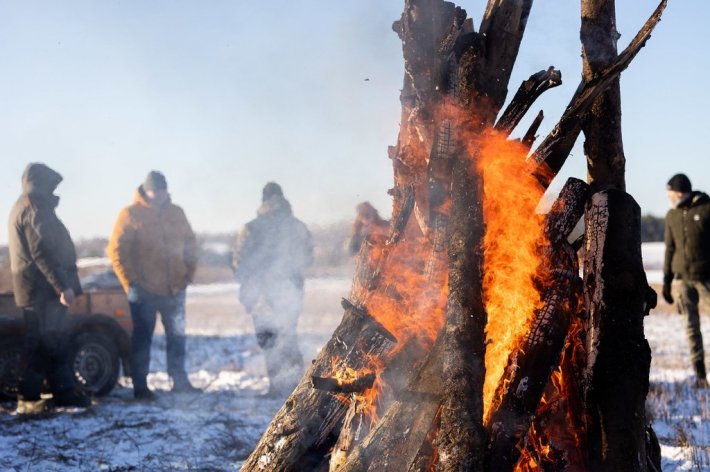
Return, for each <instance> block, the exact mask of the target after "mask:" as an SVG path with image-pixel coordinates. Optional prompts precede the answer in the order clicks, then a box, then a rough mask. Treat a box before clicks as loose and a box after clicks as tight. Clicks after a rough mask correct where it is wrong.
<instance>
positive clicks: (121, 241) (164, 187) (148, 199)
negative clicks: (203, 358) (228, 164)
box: [106, 170, 200, 400]
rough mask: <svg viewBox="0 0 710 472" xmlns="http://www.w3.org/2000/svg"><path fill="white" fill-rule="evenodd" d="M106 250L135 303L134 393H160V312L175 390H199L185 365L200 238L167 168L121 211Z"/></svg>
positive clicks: (149, 177) (140, 397)
mask: <svg viewBox="0 0 710 472" xmlns="http://www.w3.org/2000/svg"><path fill="white" fill-rule="evenodd" d="M106 252H107V253H108V256H109V259H110V260H111V263H112V265H113V269H114V271H115V272H116V275H117V276H118V278H119V280H120V281H121V285H123V288H124V290H125V291H126V294H127V296H128V301H129V303H130V307H131V318H132V320H133V332H132V336H131V378H132V379H133V395H134V397H135V398H136V399H137V400H153V399H154V398H155V394H154V393H153V392H152V391H151V390H150V389H149V388H148V383H147V376H148V372H149V370H150V345H151V343H152V339H153V331H154V329H155V322H156V316H157V313H158V312H160V319H161V321H162V323H163V326H164V327H165V338H166V344H167V346H166V354H167V367H168V375H169V376H170V378H171V379H172V381H173V386H172V391H173V392H178V393H196V392H199V391H200V390H199V389H197V388H195V387H193V386H192V384H191V383H190V381H189V379H188V377H187V372H186V370H185V289H186V287H187V285H188V284H189V283H190V282H191V281H192V278H193V276H194V274H195V269H196V267H197V241H196V239H195V234H194V233H193V232H192V228H191V227H190V223H189V222H188V221H187V218H186V217H185V212H184V211H183V210H182V208H180V207H179V206H177V205H175V204H173V203H172V202H171V200H170V194H169V193H168V182H167V180H166V178H165V175H163V174H162V173H161V172H158V171H155V170H154V171H151V172H150V173H148V175H147V176H146V178H145V180H144V181H143V184H142V185H140V186H139V187H138V189H137V190H136V192H135V196H134V198H133V203H132V204H131V205H129V206H127V207H126V208H124V209H123V210H121V212H120V213H119V215H118V218H117V219H116V223H115V225H114V228H113V232H112V234H111V239H110V240H109V245H108V249H107V250H106Z"/></svg>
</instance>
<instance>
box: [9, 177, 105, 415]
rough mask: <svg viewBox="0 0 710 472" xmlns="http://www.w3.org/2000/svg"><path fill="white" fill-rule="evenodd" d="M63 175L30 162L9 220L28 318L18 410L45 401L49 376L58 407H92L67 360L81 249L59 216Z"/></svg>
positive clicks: (18, 291) (17, 287) (13, 262)
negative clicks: (58, 192)
mask: <svg viewBox="0 0 710 472" xmlns="http://www.w3.org/2000/svg"><path fill="white" fill-rule="evenodd" d="M61 181H62V176H61V175H59V174H58V173H57V172H55V171H54V170H52V169H50V168H49V167H47V166H46V165H44V164H29V165H28V166H27V168H26V169H25V171H24V173H23V174H22V195H21V196H20V198H19V199H18V200H17V203H15V206H14V207H13V209H12V211H11V213H10V221H9V225H8V227H9V250H10V267H11V271H12V280H13V285H14V291H15V303H16V304H17V306H18V307H21V308H22V310H23V315H24V319H25V327H26V332H25V351H24V354H23V358H22V373H21V376H20V385H19V395H18V410H23V409H26V410H27V411H30V410H31V409H32V406H31V405H32V404H33V403H39V402H40V393H41V389H42V383H43V381H44V378H45V376H46V377H47V378H48V380H49V384H50V387H51V390H52V394H53V395H52V396H53V402H54V404H55V405H56V406H89V405H90V404H91V400H90V399H89V398H88V397H86V396H84V395H81V394H79V393H77V392H76V390H75V387H76V383H75V380H74V375H73V373H72V369H71V365H70V361H69V358H68V342H69V331H68V328H69V326H68V319H67V318H68V317H67V307H68V306H69V305H71V303H72V302H73V301H74V298H75V297H76V296H77V295H79V294H81V285H80V283H79V277H78V275H77V269H76V251H75V249H74V243H73V242H72V240H71V236H70V235H69V231H67V228H66V227H65V226H64V224H63V223H62V222H61V220H60V219H59V218H58V217H57V215H56V213H55V208H56V207H57V204H58V203H59V197H57V196H56V195H54V191H55V189H56V188H57V186H58V185H59V183H60V182H61Z"/></svg>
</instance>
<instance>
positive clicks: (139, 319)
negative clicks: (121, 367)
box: [130, 287, 187, 390]
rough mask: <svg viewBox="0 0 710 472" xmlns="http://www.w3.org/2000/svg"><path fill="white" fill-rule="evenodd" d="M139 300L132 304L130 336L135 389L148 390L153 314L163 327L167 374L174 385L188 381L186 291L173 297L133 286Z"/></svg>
mask: <svg viewBox="0 0 710 472" xmlns="http://www.w3.org/2000/svg"><path fill="white" fill-rule="evenodd" d="M136 290H137V291H138V300H136V301H134V302H131V303H130V306H131V318H132V319H133V336H132V337H131V378H132V379H133V388H134V390H146V389H148V383H147V380H146V377H147V376H148V371H149V370H150V345H151V343H152V341H153V331H154V330H155V319H156V314H157V313H158V312H160V318H161V321H162V322H163V327H164V328H165V338H166V342H167V347H166V351H167V352H166V354H167V361H168V362H167V364H168V375H170V377H171V378H172V379H173V383H181V382H186V381H187V373H186V371H185V290H181V291H180V292H178V293H177V294H176V295H173V296H161V295H155V294H152V293H150V292H147V291H146V290H144V289H142V288H140V287H136Z"/></svg>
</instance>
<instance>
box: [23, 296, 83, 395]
mask: <svg viewBox="0 0 710 472" xmlns="http://www.w3.org/2000/svg"><path fill="white" fill-rule="evenodd" d="M23 315H24V319H25V329H26V331H25V346H24V352H23V355H22V359H21V373H20V384H19V393H20V395H22V397H23V398H24V399H25V400H39V398H40V393H41V392H42V384H43V383H44V379H45V377H46V378H47V380H48V381H49V386H50V388H51V390H52V393H53V394H54V395H57V394H60V393H64V392H68V391H71V390H73V389H74V387H75V385H76V382H75V380H74V373H73V372H72V368H71V360H70V359H69V337H70V332H69V320H68V316H67V308H66V307H65V306H64V305H62V304H61V303H59V299H58V298H52V299H48V300H40V301H38V302H37V303H35V304H33V305H32V306H28V307H24V308H23Z"/></svg>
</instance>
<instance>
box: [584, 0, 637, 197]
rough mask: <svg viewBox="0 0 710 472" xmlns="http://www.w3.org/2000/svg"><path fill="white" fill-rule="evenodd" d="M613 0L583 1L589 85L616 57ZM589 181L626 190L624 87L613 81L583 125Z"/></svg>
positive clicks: (599, 185)
mask: <svg viewBox="0 0 710 472" xmlns="http://www.w3.org/2000/svg"><path fill="white" fill-rule="evenodd" d="M615 10H616V7H615V2H614V0H582V28H581V30H580V39H581V41H582V66H583V69H582V76H583V77H584V80H585V81H587V82H589V81H591V80H592V79H594V77H595V76H596V75H597V74H599V73H600V72H601V71H602V70H604V68H606V67H608V66H609V64H611V62H612V61H613V60H614V58H616V56H617V49H616V42H617V39H618V38H619V37H620V35H619V33H618V32H617V30H616V11H615ZM582 131H583V132H584V136H585V141H584V154H585V155H586V156H587V181H588V182H589V184H590V185H591V186H592V188H593V189H595V191H596V190H602V189H606V188H615V189H618V190H625V189H626V182H625V179H624V174H625V171H626V158H625V157H624V145H623V139H622V135H621V86H620V81H619V77H618V76H617V77H616V78H614V79H613V80H612V81H611V82H610V83H609V86H608V87H607V89H606V91H605V92H604V93H602V94H601V95H599V96H598V97H597V98H596V99H595V100H594V102H593V104H592V106H591V108H590V110H589V112H588V113H587V115H586V117H585V119H584V121H583V122H582Z"/></svg>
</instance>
